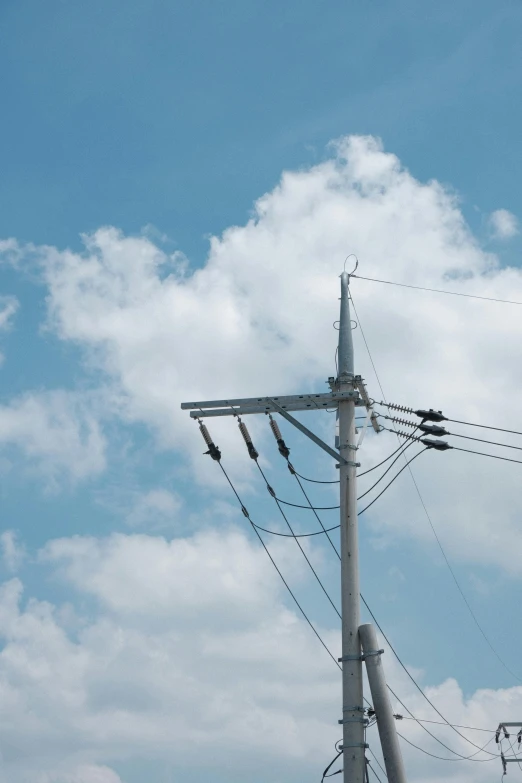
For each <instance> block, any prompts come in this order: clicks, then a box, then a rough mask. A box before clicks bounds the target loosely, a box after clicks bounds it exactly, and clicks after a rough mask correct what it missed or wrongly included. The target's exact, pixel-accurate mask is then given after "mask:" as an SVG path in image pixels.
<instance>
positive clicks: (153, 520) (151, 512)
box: [126, 488, 182, 529]
mask: <svg viewBox="0 0 522 783" xmlns="http://www.w3.org/2000/svg"><path fill="white" fill-rule="evenodd" d="M181 504H182V501H181V498H180V497H179V495H178V494H176V493H175V492H169V491H168V490H166V489H161V488H157V489H151V490H149V491H148V492H144V493H137V494H136V495H135V496H134V497H133V498H132V500H131V503H130V504H129V505H131V506H132V507H131V508H129V510H128V512H127V514H126V521H127V524H129V525H131V526H133V527H136V526H138V525H140V526H141V525H146V526H147V527H148V528H149V529H151V528H154V527H158V526H162V525H166V524H168V525H172V523H173V522H174V521H175V520H176V519H177V517H178V512H179V510H180V508H181Z"/></svg>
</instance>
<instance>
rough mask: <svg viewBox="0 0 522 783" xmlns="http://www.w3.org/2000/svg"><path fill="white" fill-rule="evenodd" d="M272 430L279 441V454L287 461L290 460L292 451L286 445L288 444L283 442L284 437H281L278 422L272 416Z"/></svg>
mask: <svg viewBox="0 0 522 783" xmlns="http://www.w3.org/2000/svg"><path fill="white" fill-rule="evenodd" d="M270 429H271V430H272V432H273V433H274V438H275V439H276V441H277V448H278V449H279V453H280V454H281V456H282V457H284V458H285V459H288V457H289V456H290V449H289V448H288V446H287V445H286V443H285V442H284V440H283V436H282V435H281V430H280V429H279V425H278V423H277V421H274V419H273V418H272V417H271V416H270Z"/></svg>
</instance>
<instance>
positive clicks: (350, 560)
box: [335, 272, 366, 783]
mask: <svg viewBox="0 0 522 783" xmlns="http://www.w3.org/2000/svg"><path fill="white" fill-rule="evenodd" d="M349 281H350V278H349V275H348V273H347V272H343V273H342V275H341V315H340V321H339V351H338V363H339V375H338V378H337V382H336V388H335V390H336V391H340V392H353V391H355V384H354V377H355V374H354V361H353V341H352V324H351V320H350V303H349ZM338 411H339V453H340V455H341V457H343V458H344V462H341V463H340V465H339V478H340V485H339V486H340V507H341V614H342V658H341V662H342V668H343V705H342V707H343V717H342V724H343V744H342V749H343V775H344V783H364V780H365V775H366V772H365V766H366V762H365V755H364V753H365V747H366V746H365V743H364V726H365V718H364V704H363V673H362V659H361V643H360V641H359V624H360V603H361V601H360V595H359V593H360V591H359V538H358V530H357V480H356V470H357V464H356V459H355V457H356V453H357V452H356V443H355V402H354V401H353V400H351V399H348V400H345V401H344V400H343V401H342V402H339V406H338Z"/></svg>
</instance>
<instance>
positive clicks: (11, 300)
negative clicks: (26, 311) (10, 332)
mask: <svg viewBox="0 0 522 783" xmlns="http://www.w3.org/2000/svg"><path fill="white" fill-rule="evenodd" d="M19 306H20V303H19V301H18V299H17V298H16V297H15V296H0V330H1V331H6V330H7V329H10V328H11V326H12V318H13V316H14V314H15V313H16V311H17V310H18V308H19Z"/></svg>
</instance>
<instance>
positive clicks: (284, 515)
mask: <svg viewBox="0 0 522 783" xmlns="http://www.w3.org/2000/svg"><path fill="white" fill-rule="evenodd" d="M255 463H256V465H257V468H258V470H259V472H260V473H261V475H262V477H263V479H264V482H265V484H266V486H267V489H268V491H269V493H270V495H271V496H272V497H273V498H274V501H275V503H276V505H277V507H278V509H279V512H280V513H281V516H282V517H283V519H284V520H285V522H286V524H287V527H288V529H289V530H290V533H291V535H292V538H293V539H294V540H295V543H296V544H297V546H298V547H299V549H300V551H301V554H302V555H303V557H304V559H305V560H306V562H307V563H308V567H309V568H310V570H311V571H312V573H313V575H314V577H315V579H316V581H317V583H318V585H319V587H320V588H321V590H322V591H323V593H324V594H325V596H326V598H327V599H328V601H329V602H330V605H331V606H332V608H333V610H334V612H335V613H336V614H337V616H338V617H339V619H340V620H342V616H341V613H340V611H339V609H338V608H337V606H336V605H335V603H334V602H333V600H332V598H331V596H330V594H329V592H328V590H327V589H326V587H325V586H324V584H323V583H322V581H321V577H320V576H319V574H318V573H317V571H316V570H315V568H314V567H313V565H312V563H311V562H310V558H309V557H308V555H307V554H306V552H305V551H304V549H303V547H302V545H301V543H300V541H299V539H298V538H297V536H296V535H295V533H294V530H293V528H292V525H291V524H290V522H289V521H288V517H287V516H286V514H285V512H284V511H283V509H282V508H281V505H280V501H279V499H278V498H277V497H276V494H275V492H274V490H273V489H272V487H271V486H270V484H269V483H268V479H267V477H266V476H265V473H264V471H263V468H262V467H261V465H260V464H259V462H258V461H257V459H256V460H255Z"/></svg>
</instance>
